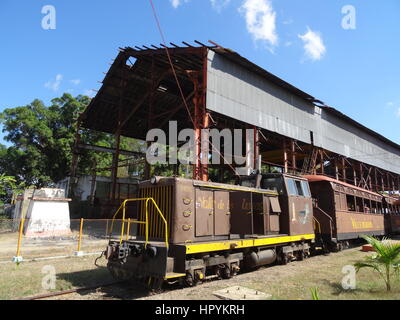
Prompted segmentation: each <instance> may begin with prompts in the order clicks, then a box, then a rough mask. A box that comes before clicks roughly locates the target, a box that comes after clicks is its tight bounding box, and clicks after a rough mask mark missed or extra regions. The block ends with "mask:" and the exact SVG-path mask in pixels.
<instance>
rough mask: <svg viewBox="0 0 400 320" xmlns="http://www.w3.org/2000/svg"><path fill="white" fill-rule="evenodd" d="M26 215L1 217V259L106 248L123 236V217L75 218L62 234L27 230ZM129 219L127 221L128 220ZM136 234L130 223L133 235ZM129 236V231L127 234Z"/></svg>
mask: <svg viewBox="0 0 400 320" xmlns="http://www.w3.org/2000/svg"><path fill="white" fill-rule="evenodd" d="M29 222H30V221H29V220H27V219H18V220H17V219H14V220H13V219H0V262H3V261H12V260H13V259H14V260H15V258H14V257H22V258H23V260H31V259H38V258H45V257H49V258H50V257H56V256H65V255H79V254H82V253H84V254H85V253H95V252H100V251H104V250H105V248H106V246H107V243H108V241H109V239H120V236H121V227H122V220H114V222H112V220H111V219H103V220H97V219H72V220H71V221H70V227H69V229H68V230H67V232H63V234H60V235H51V236H46V235H44V234H43V235H41V234H29V235H28V234H27V232H26V231H27V226H29ZM125 223H126V222H125ZM135 235H136V227H135V226H131V229H130V234H129V237H130V238H134V237H135ZM124 236H125V237H126V235H124Z"/></svg>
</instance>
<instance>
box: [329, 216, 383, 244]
mask: <svg viewBox="0 0 400 320" xmlns="http://www.w3.org/2000/svg"><path fill="white" fill-rule="evenodd" d="M336 230H337V238H338V239H339V240H340V239H346V238H357V237H361V235H365V234H369V235H383V234H384V233H385V223H384V215H383V214H366V213H352V212H336Z"/></svg>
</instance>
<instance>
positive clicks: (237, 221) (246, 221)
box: [229, 191, 253, 234]
mask: <svg viewBox="0 0 400 320" xmlns="http://www.w3.org/2000/svg"><path fill="white" fill-rule="evenodd" d="M229 203H230V209H231V233H232V234H253V221H252V220H253V219H252V211H251V193H250V192H242V191H233V192H230V194H229Z"/></svg>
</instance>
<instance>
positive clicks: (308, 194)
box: [301, 181, 311, 198]
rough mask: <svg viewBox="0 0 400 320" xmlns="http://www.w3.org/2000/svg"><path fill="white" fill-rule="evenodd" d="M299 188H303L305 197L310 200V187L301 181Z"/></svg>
mask: <svg viewBox="0 0 400 320" xmlns="http://www.w3.org/2000/svg"><path fill="white" fill-rule="evenodd" d="M301 186H302V187H303V192H304V196H305V197H309V198H311V192H310V186H309V185H308V182H307V181H301Z"/></svg>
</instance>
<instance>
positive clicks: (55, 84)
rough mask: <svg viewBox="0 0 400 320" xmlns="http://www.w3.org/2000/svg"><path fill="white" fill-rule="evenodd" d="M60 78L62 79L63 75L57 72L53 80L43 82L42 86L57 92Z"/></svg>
mask: <svg viewBox="0 0 400 320" xmlns="http://www.w3.org/2000/svg"><path fill="white" fill-rule="evenodd" d="M62 79H63V75H62V74H57V75H56V78H55V80H54V81H51V80H50V81H48V82H46V83H45V84H44V87H45V88H48V89H51V90H53V91H54V92H57V91H58V89H60V84H61V82H62Z"/></svg>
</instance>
